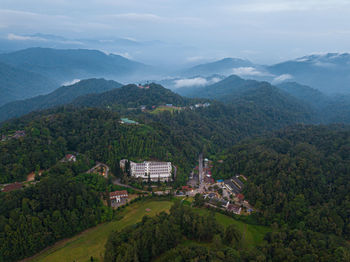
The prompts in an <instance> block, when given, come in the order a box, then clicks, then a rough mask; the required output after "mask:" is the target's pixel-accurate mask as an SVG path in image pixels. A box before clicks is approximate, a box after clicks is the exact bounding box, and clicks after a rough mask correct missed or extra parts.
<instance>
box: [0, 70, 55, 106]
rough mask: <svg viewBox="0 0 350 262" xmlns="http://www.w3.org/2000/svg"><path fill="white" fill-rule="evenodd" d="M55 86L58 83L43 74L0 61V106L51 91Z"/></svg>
mask: <svg viewBox="0 0 350 262" xmlns="http://www.w3.org/2000/svg"><path fill="white" fill-rule="evenodd" d="M56 87H58V83H56V82H55V81H53V80H51V79H49V78H47V77H45V76H43V75H40V74H38V73H33V72H31V71H26V70H23V69H20V68H16V67H14V66H10V65H7V64H4V63H0V93H1V96H0V106H2V105H3V104H5V103H8V102H11V101H14V100H19V99H25V98H28V97H33V96H36V95H38V94H42V93H45V92H48V91H52V90H53V89H54V88H56Z"/></svg>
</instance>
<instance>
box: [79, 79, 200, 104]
mask: <svg viewBox="0 0 350 262" xmlns="http://www.w3.org/2000/svg"><path fill="white" fill-rule="evenodd" d="M191 101H195V100H191V99H188V98H184V97H182V96H180V95H178V94H175V93H173V92H172V91H170V90H169V89H166V88H164V87H162V86H161V85H157V84H150V85H145V86H137V85H132V84H131V85H126V86H123V87H122V88H119V89H115V90H111V91H109V92H104V93H102V94H97V95H96V94H95V95H86V96H82V97H78V98H77V99H75V100H74V101H73V102H72V103H73V104H74V105H75V106H83V107H104V108H107V107H113V106H115V107H116V108H118V107H120V106H122V107H124V108H134V109H135V108H138V107H140V106H141V105H145V106H147V108H148V109H151V108H152V106H159V105H165V104H173V105H174V106H185V105H189V104H190V102H191Z"/></svg>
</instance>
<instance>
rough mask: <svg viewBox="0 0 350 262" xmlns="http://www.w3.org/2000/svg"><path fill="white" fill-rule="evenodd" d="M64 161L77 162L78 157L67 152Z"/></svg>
mask: <svg viewBox="0 0 350 262" xmlns="http://www.w3.org/2000/svg"><path fill="white" fill-rule="evenodd" d="M64 161H65V162H76V161H77V157H76V156H75V155H72V154H67V155H66V156H65V157H64Z"/></svg>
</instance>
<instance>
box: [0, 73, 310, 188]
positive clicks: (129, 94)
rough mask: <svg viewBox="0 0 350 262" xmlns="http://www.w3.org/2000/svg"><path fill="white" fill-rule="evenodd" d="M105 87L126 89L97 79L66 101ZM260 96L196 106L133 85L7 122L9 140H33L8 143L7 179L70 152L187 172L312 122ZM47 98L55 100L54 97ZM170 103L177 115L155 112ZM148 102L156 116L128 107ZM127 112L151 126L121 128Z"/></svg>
mask: <svg viewBox="0 0 350 262" xmlns="http://www.w3.org/2000/svg"><path fill="white" fill-rule="evenodd" d="M91 81H92V82H91ZM100 82H101V83H103V86H104V88H107V87H110V86H112V87H115V86H118V84H116V83H114V82H107V81H105V80H90V81H86V82H85V81H83V82H82V83H81V84H79V83H78V84H76V85H75V86H71V87H62V89H60V90H58V91H60V93H61V94H62V97H64V98H65V99H70V98H72V97H73V96H74V95H75V94H76V92H75V91H77V92H78V93H80V92H82V91H81V90H80V87H83V90H85V88H86V87H85V86H86V84H88V83H93V85H92V86H93V87H96V83H100ZM107 84H108V85H107ZM87 88H88V89H89V85H87ZM58 91H57V92H58ZM258 97H262V95H261V96H259V93H258V94H257V95H256V98H254V99H255V100H256V102H252V101H253V100H250V98H249V97H246V98H245V99H246V100H243V99H242V100H240V102H239V103H236V104H232V105H224V104H221V103H219V102H214V101H212V102H211V103H210V106H208V107H205V108H192V109H190V107H189V106H190V105H194V104H195V103H196V102H197V100H193V99H188V98H183V97H181V96H179V95H176V94H174V93H172V92H171V91H170V90H168V89H165V88H163V87H161V86H159V85H155V84H151V85H149V87H148V88H140V87H138V86H136V85H128V86H123V87H121V88H116V89H113V90H111V91H107V92H105V93H101V94H90V95H87V96H81V97H79V98H77V99H76V100H74V101H73V102H72V104H73V105H74V107H75V109H73V108H72V107H63V108H59V109H52V110H46V111H42V112H37V113H33V114H30V115H27V116H25V117H22V118H20V119H19V120H13V121H10V122H7V123H4V124H3V128H2V129H1V130H0V132H1V134H2V135H5V136H6V135H8V134H9V133H11V132H14V131H15V130H24V131H25V132H26V136H25V137H22V138H20V139H11V140H8V141H5V142H2V143H1V144H0V149H1V152H3V153H2V154H1V156H0V157H1V169H0V173H1V181H2V182H8V181H14V180H19V179H23V178H24V177H25V175H26V174H28V173H29V172H31V171H33V170H35V168H36V167H37V166H39V167H40V168H43V169H47V168H49V167H50V166H51V165H52V164H53V163H55V162H56V161H58V160H59V159H60V158H62V157H63V155H64V154H65V152H67V151H77V152H81V153H87V154H88V155H89V156H91V158H92V159H95V160H100V161H104V162H108V163H110V164H112V165H113V164H115V161H117V159H121V158H125V157H128V158H139V159H141V160H142V159H150V158H155V159H159V160H164V161H165V160H169V161H174V162H175V164H178V165H179V168H180V169H188V168H189V167H190V166H191V164H192V163H193V161H195V159H196V157H197V154H198V153H199V152H201V151H203V150H205V152H208V153H211V154H215V153H217V152H219V151H220V150H222V149H225V148H228V147H230V146H232V145H233V144H234V143H236V142H237V141H239V140H241V139H243V138H246V137H248V136H253V135H259V134H262V133H264V132H266V131H269V130H274V129H279V128H281V127H285V126H287V125H290V124H295V123H298V122H300V121H302V120H304V119H308V118H307V117H308V116H307V115H303V114H301V113H300V112H298V111H297V110H296V109H295V108H294V107H293V106H290V107H289V105H286V103H283V100H282V101H279V100H278V99H276V101H275V102H273V101H271V102H270V103H269V104H271V105H273V106H274V107H275V109H273V108H272V107H269V106H268V104H266V103H263V102H259V101H257V98H258ZM271 97H273V96H271ZM46 98H47V101H52V103H55V100H54V99H52V100H50V97H46ZM44 100H45V99H43V101H44ZM202 101H203V100H202ZM167 103H171V104H173V105H175V106H183V108H182V109H181V110H179V111H176V112H175V113H170V112H163V113H158V114H154V113H152V110H153V106H158V105H164V104H167ZM273 103H275V104H273ZM276 103H277V104H276ZM141 105H145V106H146V108H148V110H149V111H148V112H141V110H128V109H132V108H139V107H140V106H141ZM81 107H83V108H87V109H80V108H81ZM91 107H97V108H99V107H100V108H101V109H91ZM115 111H116V113H114V112H115ZM117 112H119V114H118V113H117ZM121 114H123V115H124V116H128V117H131V118H133V119H135V120H137V121H139V122H140V123H143V124H146V125H140V126H127V125H126V126H125V125H120V124H119V120H120V117H121ZM178 182H179V183H184V182H185V177H181V176H179V177H178Z"/></svg>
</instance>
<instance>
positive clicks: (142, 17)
mask: <svg viewBox="0 0 350 262" xmlns="http://www.w3.org/2000/svg"><path fill="white" fill-rule="evenodd" d="M111 17H112V18H116V19H122V20H130V21H138V22H145V21H148V22H158V21H161V20H164V19H165V18H163V17H161V16H158V15H155V14H148V13H125V14H115V15H111Z"/></svg>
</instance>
